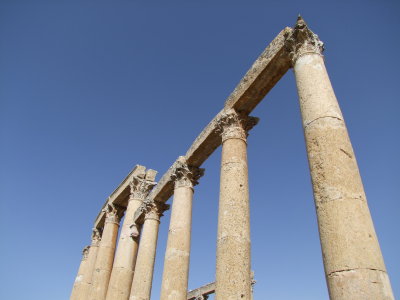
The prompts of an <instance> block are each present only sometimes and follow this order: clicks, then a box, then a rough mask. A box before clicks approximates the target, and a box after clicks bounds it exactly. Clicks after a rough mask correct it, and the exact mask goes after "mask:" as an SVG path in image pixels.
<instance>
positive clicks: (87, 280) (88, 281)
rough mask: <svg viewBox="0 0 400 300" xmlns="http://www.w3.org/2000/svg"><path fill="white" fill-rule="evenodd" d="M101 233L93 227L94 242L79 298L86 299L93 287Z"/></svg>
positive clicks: (91, 245)
mask: <svg viewBox="0 0 400 300" xmlns="http://www.w3.org/2000/svg"><path fill="white" fill-rule="evenodd" d="M100 240H101V235H100V232H99V230H98V229H96V228H93V231H92V242H91V244H90V249H89V254H88V258H87V263H86V272H85V274H84V276H83V277H82V286H81V293H80V298H78V299H79V300H81V299H82V300H86V299H87V298H88V296H89V292H90V290H91V288H92V278H93V271H94V267H95V264H96V259H97V253H98V251H99V245H100Z"/></svg>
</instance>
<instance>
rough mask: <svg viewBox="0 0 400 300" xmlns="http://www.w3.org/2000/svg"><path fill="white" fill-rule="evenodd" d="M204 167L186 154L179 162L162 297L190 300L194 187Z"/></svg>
mask: <svg viewBox="0 0 400 300" xmlns="http://www.w3.org/2000/svg"><path fill="white" fill-rule="evenodd" d="M203 174H204V169H199V168H194V167H189V166H188V165H187V164H186V160H185V158H184V157H183V156H181V157H179V159H178V160H177V162H176V166H175V170H174V172H173V176H172V179H173V180H174V182H175V188H174V199H173V202H172V211H171V220H170V225H169V231H168V241H167V249H166V252H165V260H164V272H163V277H162V286H161V297H160V299H161V300H172V299H174V300H186V294H187V288H188V279H189V258H190V234H191V226H192V200H193V186H194V185H196V184H197V183H198V179H199V178H200V177H201V176H202V175H203Z"/></svg>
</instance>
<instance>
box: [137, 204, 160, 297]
mask: <svg viewBox="0 0 400 300" xmlns="http://www.w3.org/2000/svg"><path fill="white" fill-rule="evenodd" d="M162 207H163V205H162V204H161V203H160V204H155V203H149V204H148V205H147V207H146V212H145V214H146V215H145V219H144V224H143V228H142V233H141V238H140V247H139V252H138V257H137V262H136V269H135V275H134V277H133V282H132V289H131V295H130V298H129V299H130V300H150V295H151V287H152V281H153V272H154V262H155V258H156V248H157V238H158V228H159V224H160V215H161V214H162V211H163V208H162Z"/></svg>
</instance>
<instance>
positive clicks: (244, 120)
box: [217, 109, 259, 142]
mask: <svg viewBox="0 0 400 300" xmlns="http://www.w3.org/2000/svg"><path fill="white" fill-rule="evenodd" d="M258 121H259V119H258V118H256V117H251V116H246V115H242V114H239V113H237V112H236V111H235V110H234V109H229V110H228V111H226V112H224V113H223V114H222V115H221V118H220V119H219V120H218V123H217V126H218V127H217V132H218V133H220V134H221V137H222V142H224V141H225V140H227V139H241V140H243V141H245V142H246V139H247V136H248V132H249V130H251V129H252V128H253V127H254V126H255V125H257V123H258Z"/></svg>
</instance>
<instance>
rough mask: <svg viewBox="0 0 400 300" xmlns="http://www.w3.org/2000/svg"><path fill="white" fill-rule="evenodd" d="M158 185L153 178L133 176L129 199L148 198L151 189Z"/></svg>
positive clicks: (141, 199)
mask: <svg viewBox="0 0 400 300" xmlns="http://www.w3.org/2000/svg"><path fill="white" fill-rule="evenodd" d="M155 185H156V182H155V181H153V180H147V179H145V178H140V177H138V176H133V178H132V181H131V183H130V187H131V194H130V197H129V200H140V201H143V200H144V199H146V197H147V195H148V194H149V193H150V191H151V189H152V188H153V187H154V186H155Z"/></svg>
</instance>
